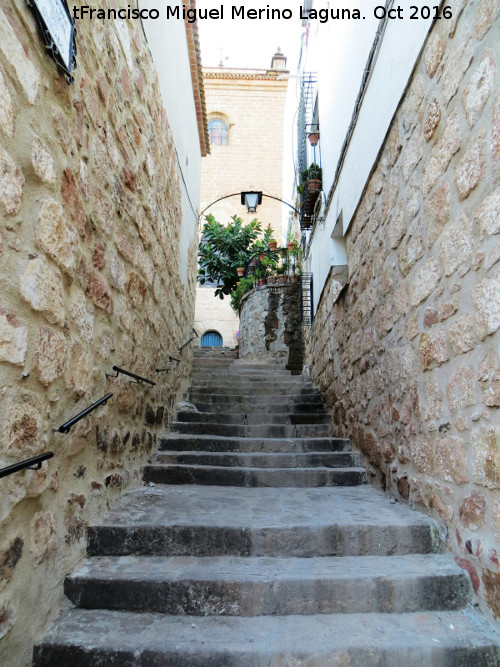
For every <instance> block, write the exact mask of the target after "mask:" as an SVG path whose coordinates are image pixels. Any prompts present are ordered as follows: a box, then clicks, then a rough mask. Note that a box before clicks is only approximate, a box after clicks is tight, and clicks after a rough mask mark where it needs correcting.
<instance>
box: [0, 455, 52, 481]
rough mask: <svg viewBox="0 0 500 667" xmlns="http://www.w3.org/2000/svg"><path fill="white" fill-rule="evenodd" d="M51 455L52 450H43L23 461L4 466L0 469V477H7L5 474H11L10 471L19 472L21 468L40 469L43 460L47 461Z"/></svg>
mask: <svg viewBox="0 0 500 667" xmlns="http://www.w3.org/2000/svg"><path fill="white" fill-rule="evenodd" d="M53 456H54V452H45V453H44V454H39V455H38V456H33V457H32V458H31V459H25V460H24V461H19V462H18V463H13V464H12V465H10V466H7V467H6V468H1V469H0V477H7V475H12V473H14V472H19V471H21V470H40V468H41V467H42V463H43V461H47V459H51V458H52V457H53Z"/></svg>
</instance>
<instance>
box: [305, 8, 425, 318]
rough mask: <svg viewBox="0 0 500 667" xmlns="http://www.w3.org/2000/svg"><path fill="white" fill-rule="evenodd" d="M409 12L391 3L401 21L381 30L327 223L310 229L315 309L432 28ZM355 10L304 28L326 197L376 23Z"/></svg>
mask: <svg viewBox="0 0 500 667" xmlns="http://www.w3.org/2000/svg"><path fill="white" fill-rule="evenodd" d="M327 4H328V3H326V2H324V1H316V2H314V3H313V6H317V7H318V8H319V7H323V6H326V5H327ZM380 4H382V1H381V2H380ZM411 4H417V3H415V2H414V0H402V1H401V2H396V3H395V5H400V6H401V7H402V8H403V14H404V18H403V19H393V20H389V22H388V24H387V27H386V31H385V34H384V37H383V41H382V45H381V48H380V51H379V54H378V58H377V61H376V64H375V68H374V70H373V73H372V76H371V79H370V82H369V84H368V89H367V91H366V94H365V98H364V100H363V104H362V107H361V112H360V115H359V118H358V121H357V124H356V127H355V130H354V134H353V136H352V139H351V143H350V146H349V149H348V152H347V155H346V158H345V162H344V166H343V169H342V172H341V176H340V179H339V182H338V185H337V188H336V191H335V194H334V197H333V200H332V203H331V206H330V209H329V213H328V216H327V218H326V220H324V221H322V222H321V224H317V225H316V228H315V230H314V234H313V237H312V239H311V246H310V258H309V261H308V269H309V270H312V272H313V274H314V307H315V308H316V307H317V305H318V301H319V297H320V296H321V291H322V289H323V286H324V283H325V281H326V278H327V276H328V272H329V270H330V266H331V265H332V264H341V263H343V262H342V253H341V252H340V254H339V251H341V250H342V244H341V243H340V244H339V243H338V242H335V241H334V240H332V233H333V230H334V227H335V225H336V223H337V220H338V218H339V216H340V214H341V213H342V217H343V228H344V233H345V232H346V231H347V229H348V228H349V225H350V223H351V220H352V217H353V214H354V212H355V210H356V207H357V205H358V202H359V200H360V197H361V195H362V193H363V190H364V187H365V185H366V182H367V179H368V177H369V175H370V172H371V170H372V168H373V165H374V163H375V160H376V157H377V154H378V152H379V150H380V147H381V145H382V142H383V141H384V138H385V135H386V133H387V130H388V128H389V125H390V123H391V121H392V118H393V115H394V113H395V111H396V108H397V106H398V104H399V101H400V99H401V96H402V94H403V92H404V90H405V88H406V85H407V83H408V80H409V78H410V75H411V73H412V70H413V67H414V65H415V62H416V60H417V58H418V55H419V53H420V50H421V48H422V46H423V43H424V40H425V38H426V36H427V33H428V31H429V28H430V25H431V23H432V20H431V19H427V20H425V19H418V20H411V19H410V18H409V17H410V10H409V7H410V5H411ZM330 6H331V3H330ZM357 6H358V7H360V9H361V14H362V15H363V14H364V15H365V16H366V18H365V19H364V20H363V19H361V20H359V21H357V20H352V19H351V20H337V21H333V20H330V21H329V22H328V23H325V24H319V23H317V22H311V23H310V26H309V35H308V48H307V54H306V57H305V59H304V60H303V69H304V71H317V72H318V82H319V83H318V90H319V120H320V128H321V141H320V143H321V162H322V167H323V187H324V191H325V193H328V191H329V190H330V187H331V184H332V182H333V178H334V175H335V170H336V168H337V163H338V160H339V156H340V152H341V148H342V145H343V143H344V138H345V135H346V132H347V130H348V127H349V124H350V121H351V117H352V114H353V110H354V104H355V100H356V98H357V95H358V91H359V88H360V84H361V80H362V75H363V71H364V68H365V66H366V61H367V59H368V55H369V52H370V49H371V46H372V43H373V40H374V38H375V34H376V30H377V27H378V23H379V21H378V19H376V18H375V17H374V15H373V8H374V6H375V3H373V2H368V1H367V0H360V2H359V3H357ZM336 248H337V250H336Z"/></svg>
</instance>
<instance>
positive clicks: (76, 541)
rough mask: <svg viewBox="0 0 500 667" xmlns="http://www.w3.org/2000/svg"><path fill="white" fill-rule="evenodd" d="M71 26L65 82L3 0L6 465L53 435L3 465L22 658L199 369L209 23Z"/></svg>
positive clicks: (2, 561) (10, 602) (23, 660)
mask: <svg viewBox="0 0 500 667" xmlns="http://www.w3.org/2000/svg"><path fill="white" fill-rule="evenodd" d="M77 4H78V3H77ZM104 4H106V5H108V4H110V5H113V7H116V6H118V7H125V8H126V7H127V3H125V2H118V3H104ZM146 4H147V3H146ZM154 4H155V5H157V4H158V3H154ZM53 5H54V8H56V7H57V6H58V3H53ZM141 5H142V6H143V7H144V6H145V3H141ZM78 6H79V5H78ZM60 7H63V5H62V3H61V5H60ZM76 30H77V31H76V46H77V50H78V53H77V56H76V62H77V69H76V70H75V71H74V72H73V76H74V81H73V83H71V85H68V83H67V80H66V77H65V76H64V74H63V73H62V72H61V70H60V69H59V68H58V67H57V65H56V63H55V62H54V61H53V60H52V59H51V58H50V57H49V55H48V54H47V52H46V49H45V46H44V44H43V41H42V36H41V35H40V33H39V31H38V30H37V25H36V23H35V16H34V15H33V14H32V13H31V12H30V10H29V8H28V6H27V4H26V3H25V2H21V1H19V2H18V1H15V2H11V1H10V0H8V1H7V0H0V267H1V268H0V285H1V296H0V415H1V423H2V429H1V433H0V468H4V467H7V466H10V465H12V464H15V463H18V462H20V461H22V460H25V459H28V458H31V457H34V456H36V455H39V454H42V453H45V452H52V453H53V458H51V459H50V460H47V461H45V462H44V463H42V467H41V468H40V469H39V470H24V471H21V472H17V473H15V474H11V475H9V476H6V477H3V478H2V479H1V480H0V483H1V487H2V491H1V494H0V664H2V665H9V666H10V667H24V666H25V665H29V664H31V650H32V646H33V643H34V641H36V640H37V639H38V638H40V636H41V635H42V634H43V632H44V630H45V629H46V627H47V625H48V623H49V622H50V621H51V620H52V619H53V618H55V616H57V614H58V612H59V610H60V608H61V606H62V604H63V600H64V598H63V585H62V582H63V580H64V576H65V575H66V574H67V573H68V572H69V571H70V570H71V569H73V567H74V566H75V565H76V563H77V562H78V561H79V560H80V559H81V558H82V557H83V556H84V553H85V534H86V527H87V525H88V523H89V522H90V521H91V520H94V519H95V518H96V517H97V516H98V515H99V514H100V513H102V512H103V511H104V510H106V509H107V508H109V507H110V506H111V505H112V504H113V503H114V502H115V501H116V500H117V499H118V498H119V497H120V495H121V494H122V493H123V491H124V490H125V489H128V490H129V489H131V488H133V487H134V486H139V485H141V484H142V475H141V468H142V466H143V465H144V463H145V462H146V461H147V459H148V458H149V457H150V455H151V452H152V451H153V448H154V445H155V442H156V434H157V433H158V431H159V430H160V429H162V428H165V427H166V426H168V424H169V423H170V421H171V419H172V416H173V410H174V405H175V403H176V401H177V400H178V398H179V396H181V395H182V392H183V390H184V389H185V385H186V383H187V377H188V374H189V373H190V359H191V350H190V347H187V348H185V349H184V350H183V352H182V353H179V348H180V347H181V346H182V345H183V343H184V342H185V341H186V340H188V339H189V336H190V333H191V328H192V325H193V319H194V296H195V282H196V251H197V242H198V239H197V213H198V210H199V196H200V193H199V187H200V186H199V168H200V162H201V157H202V155H204V154H205V152H206V149H207V144H208V140H207V128H206V118H205V115H204V100H203V80H202V76H201V64H200V58H199V47H198V38H197V28H196V26H195V25H191V24H189V25H188V24H186V25H185V24H184V21H183V20H180V21H168V22H167V21H166V20H164V17H163V16H162V15H160V18H159V19H157V20H155V21H146V20H145V21H144V22H143V23H142V24H141V21H138V20H131V19H130V20H129V19H114V20H107V19H106V20H99V19H94V20H92V21H91V20H89V18H88V17H87V18H82V19H80V20H77V25H76ZM172 89H175V91H176V94H175V96H173V95H172V94H171V90H172ZM169 355H172V357H175V358H178V359H180V363H169ZM113 366H117V367H120V368H123V369H125V370H127V371H129V372H133V373H135V374H137V375H139V376H141V377H143V378H146V379H148V380H151V381H152V382H153V383H154V384H144V383H140V384H131V382H130V378H127V377H126V376H124V375H120V376H118V377H116V376H115V375H116V374H115V373H114V372H113V371H112V367H113ZM165 366H168V367H169V372H168V373H166V374H157V373H156V372H155V371H156V369H157V368H164V367H165ZM105 397H107V401H106V403H105V404H103V405H101V406H100V407H98V408H97V409H96V410H94V411H93V412H92V413H91V414H89V415H88V416H87V417H85V418H84V419H82V420H80V421H78V423H76V424H75V425H74V426H72V427H69V428H68V429H67V432H63V431H64V430H65V429H61V428H60V427H61V426H62V425H63V424H65V423H66V422H67V421H68V420H69V419H70V418H72V417H74V416H76V415H77V414H79V413H80V412H81V411H84V410H85V409H86V408H87V407H89V406H91V405H92V404H94V403H95V402H98V399H101V398H105ZM57 429H59V430H58V432H55V430H57Z"/></svg>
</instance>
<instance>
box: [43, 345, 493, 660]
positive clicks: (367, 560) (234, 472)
mask: <svg viewBox="0 0 500 667" xmlns="http://www.w3.org/2000/svg"><path fill="white" fill-rule="evenodd" d="M194 406H195V407H194ZM195 410H197V411H195ZM144 478H145V481H146V482H147V484H146V485H145V486H144V487H142V488H140V489H137V490H135V491H133V492H131V493H129V494H127V495H126V496H124V497H123V498H122V499H121V500H120V501H119V502H118V504H117V505H116V506H115V507H114V509H113V510H112V511H111V512H109V513H108V514H107V515H106V516H104V517H103V518H102V520H101V521H99V522H98V523H97V524H96V525H94V526H92V527H91V528H90V529H89V534H88V559H87V560H86V561H85V562H84V563H83V564H82V566H81V567H79V568H78V570H77V571H76V572H74V573H73V574H72V575H70V576H69V577H68V578H67V579H66V582H65V592H66V595H67V597H68V598H69V599H70V600H71V602H72V603H73V604H74V607H73V608H71V609H69V610H68V611H66V612H65V613H64V614H63V615H62V616H61V617H60V619H59V620H58V621H57V622H56V623H55V624H54V625H53V627H52V628H51V629H50V630H49V632H48V633H47V635H46V636H45V637H44V638H43V639H42V641H41V642H40V643H39V644H38V645H37V646H36V647H35V649H34V665H36V666H37V667H41V666H42V665H44V666H47V665H53V666H61V667H62V666H65V667H66V666H67V665H71V667H84V666H85V667H89V666H90V665H92V667H101V666H102V667H104V666H106V667H112V666H115V665H120V666H127V667H160V666H162V667H163V666H176V667H177V666H178V667H181V666H182V667H191V666H199V667H223V666H230V665H235V666H236V665H237V666H244V667H261V666H262V667H264V666H266V667H270V666H274V667H278V666H280V667H281V666H282V667H292V666H293V667H295V666H298V665H303V666H306V665H307V666H308V667H323V666H325V667H326V666H328V667H330V666H338V667H340V666H347V665H350V666H357V665H370V666H371V665H378V666H382V665H383V666H392V665H394V666H396V665H397V666H398V667H401V666H404V667H407V666H415V667H417V666H418V667H422V666H425V665H440V666H441V665H442V666H445V665H446V666H447V667H451V666H453V667H457V666H464V667H465V666H468V665H470V666H474V667H479V666H481V667H483V666H493V665H500V649H499V645H498V637H497V636H496V635H495V634H494V633H493V631H492V630H491V629H490V627H489V626H488V625H487V624H486V622H485V621H484V619H483V618H482V617H481V615H480V614H479V613H477V612H476V611H475V610H474V609H473V608H472V606H471V599H472V597H471V596H472V594H471V586H470V583H469V580H468V576H467V574H466V573H465V572H464V571H463V570H461V569H459V568H458V567H457V566H456V565H455V563H454V562H453V561H452V560H451V559H450V558H449V557H448V556H447V555H444V554H443V553H441V552H442V542H441V538H440V535H439V531H438V529H437V527H436V525H435V524H434V523H433V522H432V521H431V520H430V519H429V518H428V517H426V516H424V515H422V514H419V513H417V512H414V511H412V510H411V509H410V508H409V507H408V506H406V505H402V504H400V503H394V502H391V501H390V499H389V498H388V497H387V496H385V495H384V494H383V493H381V492H378V491H376V490H375V489H373V488H371V487H370V486H368V485H367V484H366V473H365V471H364V469H363V468H362V467H361V466H360V461H359V458H358V455H357V454H356V453H354V452H351V451H350V445H349V441H347V440H344V439H339V438H334V437H332V433H331V427H330V423H329V418H328V415H327V413H326V411H325V408H324V405H323V401H322V398H321V396H320V395H319V394H318V392H316V391H315V390H314V389H313V388H312V387H311V386H310V385H309V384H308V383H307V382H305V381H304V380H303V379H302V378H301V377H298V376H292V375H290V373H288V372H286V371H284V370H282V369H281V368H279V367H271V366H269V365H267V366H257V365H255V366H252V365H246V364H244V363H242V362H239V361H237V360H235V359H234V358H232V356H231V355H230V354H228V353H226V354H220V356H216V357H213V356H208V355H207V354H206V353H200V354H199V356H198V357H197V358H196V360H195V365H194V369H193V379H192V387H191V390H190V392H189V402H187V403H184V404H183V405H182V406H181V409H180V410H179V412H178V415H177V421H176V422H175V423H174V424H173V432H172V433H171V434H169V435H168V436H167V437H165V438H162V439H161V441H160V450H159V452H158V455H157V457H156V460H155V461H154V462H153V463H152V464H151V465H148V466H146V468H145V470H144Z"/></svg>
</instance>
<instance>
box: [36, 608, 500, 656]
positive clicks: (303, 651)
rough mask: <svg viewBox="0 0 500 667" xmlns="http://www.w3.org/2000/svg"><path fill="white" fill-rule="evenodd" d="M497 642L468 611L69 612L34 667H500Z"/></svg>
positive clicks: (46, 639) (47, 639)
mask: <svg viewBox="0 0 500 667" xmlns="http://www.w3.org/2000/svg"><path fill="white" fill-rule="evenodd" d="M497 641H498V638H497V636H496V635H495V634H494V633H493V631H492V630H491V629H490V628H489V627H488V626H487V625H486V623H485V622H484V620H483V619H482V618H481V617H480V616H479V614H476V613H475V612H473V611H470V610H462V611H445V612H442V611H439V612H418V613H415V614H331V615H314V616H294V615H290V616H254V617H239V616H207V617H202V616H197V617H192V616H169V615H164V614H154V613H134V612H119V611H110V610H104V609H90V610H89V609H71V610H70V611H68V612H66V613H65V614H64V615H63V616H62V617H61V618H59V619H58V620H57V621H56V622H55V623H54V625H53V626H52V628H51V629H50V631H49V632H48V633H47V634H46V635H45V637H44V638H43V639H42V640H41V641H40V642H39V643H38V644H37V646H36V647H35V649H34V654H33V665H34V667H46V666H47V665H52V666H53V667H56V666H61V667H62V666H63V665H65V666H66V665H71V667H89V665H93V666H94V665H95V666H96V667H97V666H99V667H101V666H102V667H104V666H105V667H125V666H127V667H153V666H156V667H160V665H161V666H167V665H168V667H224V666H226V667H228V666H229V665H230V666H231V667H285V666H289V667H290V666H291V665H304V666H305V665H309V666H311V667H313V666H314V667H333V666H334V665H352V666H353V667H354V666H355V665H366V666H375V665H379V666H382V665H383V666H384V667H402V666H404V667H451V666H452V665H453V667H479V666H481V667H498V665H499V661H500V650H499V647H498V644H497Z"/></svg>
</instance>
